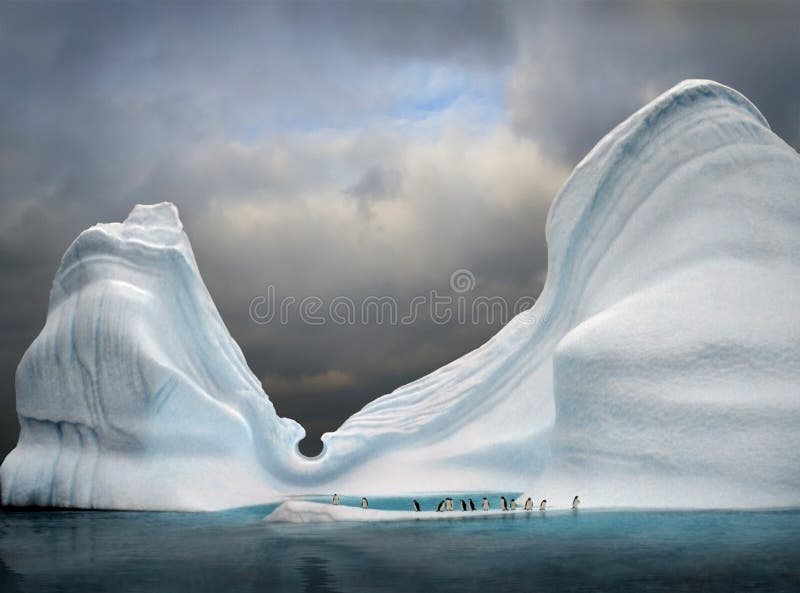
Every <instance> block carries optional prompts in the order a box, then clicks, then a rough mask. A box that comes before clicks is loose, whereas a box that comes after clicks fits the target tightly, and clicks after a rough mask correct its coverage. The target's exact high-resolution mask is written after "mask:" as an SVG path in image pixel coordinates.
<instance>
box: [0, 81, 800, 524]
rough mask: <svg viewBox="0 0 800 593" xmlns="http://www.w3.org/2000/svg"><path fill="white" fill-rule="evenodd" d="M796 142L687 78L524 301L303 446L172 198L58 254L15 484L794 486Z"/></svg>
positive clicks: (153, 504)
mask: <svg viewBox="0 0 800 593" xmlns="http://www.w3.org/2000/svg"><path fill="white" fill-rule="evenodd" d="M799 193H800V157H799V156H798V154H797V153H796V152H795V151H794V150H793V149H792V148H790V147H789V146H787V145H786V144H785V143H784V142H783V141H782V140H780V138H778V137H777V136H776V135H775V134H773V133H772V132H771V131H770V129H769V126H768V125H767V123H766V121H765V120H764V118H763V117H762V116H761V114H760V113H759V112H758V110H757V109H756V108H755V107H754V106H753V105H752V104H751V103H750V102H748V101H747V99H745V98H744V97H742V96H741V95H740V94H739V93H737V92H736V91H734V90H732V89H730V88H728V87H725V86H723V85H720V84H717V83H714V82H710V81H686V82H684V83H681V84H679V85H678V86H676V87H674V88H673V89H671V90H669V91H667V92H666V93H664V94H663V95H661V96H660V97H658V98H656V99H655V100H654V101H652V102H651V103H650V104H648V105H646V106H645V107H644V108H642V109H641V110H640V111H638V112H636V113H635V114H633V115H632V116H631V117H630V118H628V119H627V120H626V121H624V122H623V123H621V124H620V125H619V126H618V127H617V128H615V129H614V130H613V131H612V132H611V133H610V134H609V135H608V136H606V137H605V138H604V139H603V140H602V141H601V142H600V143H599V144H598V145H597V146H596V147H595V148H594V149H593V150H592V151H591V152H590V153H589V154H588V155H587V156H586V158H584V159H583V161H582V162H581V163H580V164H579V165H578V166H577V167H576V169H575V171H574V172H573V174H572V175H571V176H570V178H569V180H568V181H567V182H566V184H565V185H564V187H563V188H562V190H561V192H560V193H559V195H558V196H557V197H556V199H555V201H554V202H553V205H552V207H551V209H550V213H549V215H548V221H547V239H548V248H549V252H548V277H547V282H546V284H545V288H544V290H543V292H542V294H541V296H540V297H539V299H538V301H537V303H536V305H535V307H533V308H532V309H531V310H529V311H526V312H524V313H522V314H520V315H518V316H517V317H516V318H514V319H513V320H512V321H511V322H510V323H509V324H508V325H507V326H506V327H504V328H503V329H502V330H501V331H500V332H498V334H497V335H496V336H494V337H493V338H492V339H491V340H489V341H488V342H487V343H486V344H484V345H483V346H481V347H480V348H478V349H476V350H474V351H473V352H471V353H469V354H467V355H466V356H464V357H462V358H460V359H458V360H456V361H453V362H452V363H450V364H448V365H446V366H445V367H443V368H441V369H439V370H437V371H435V372H433V373H431V374H430V375H428V376H426V377H423V378H421V379H419V380H417V381H414V382H413V383H410V384H408V385H405V386H403V387H400V388H399V389H397V390H395V391H394V392H392V393H390V394H388V395H385V396H383V397H380V398H378V399H376V400H375V401H373V402H372V403H370V404H368V405H367V406H365V407H364V409H363V410H361V411H360V412H358V413H356V414H355V415H353V416H352V417H351V418H349V419H348V420H347V421H346V422H345V423H344V424H343V425H342V427H341V428H339V430H337V431H336V432H334V433H330V434H327V435H325V436H324V437H323V441H324V443H325V448H324V451H323V453H322V454H321V455H320V456H318V457H316V458H314V459H306V458H304V457H303V456H301V455H300V454H299V453H298V452H297V448H296V445H297V442H298V441H299V440H300V439H301V438H302V436H303V430H302V428H301V427H300V426H299V425H297V424H296V423H295V422H293V421H291V420H286V419H281V418H279V417H278V416H277V415H276V413H275V410H274V408H273V406H272V405H271V404H270V402H269V400H268V398H267V396H266V395H265V394H264V392H263V390H262V389H261V386H260V384H259V382H258V381H257V379H256V378H255V377H254V376H253V374H252V373H251V372H250V371H249V369H248V368H247V365H246V363H245V361H244V358H243V356H242V353H241V351H240V349H239V348H238V346H237V345H236V343H235V342H234V341H233V339H232V338H231V336H230V335H229V334H228V332H227V330H226V329H225V326H224V324H223V322H222V320H221V319H220V317H219V314H218V312H217V310H216V308H215V307H214V304H213V302H212V300H211V298H210V296H209V294H208V291H207V290H206V288H205V286H204V285H203V282H202V279H201V278H200V274H199V272H198V270H197V265H196V263H195V260H194V256H193V254H192V251H191V248H190V246H189V242H188V239H187V237H186V235H185V234H184V233H183V231H182V229H181V224H180V221H179V219H178V216H177V211H176V210H175V208H174V206H172V205H170V204H158V205H155V206H137V207H136V208H135V209H134V211H133V212H132V213H131V215H130V216H129V217H128V219H127V220H126V221H125V222H123V223H121V224H104V225H96V226H94V227H92V228H90V229H88V230H87V231H85V232H84V233H82V234H81V235H80V236H79V237H78V239H77V240H76V241H75V242H74V243H73V245H72V246H71V247H70V248H69V250H68V251H67V253H66V254H65V256H64V259H63V262H62V265H61V268H60V269H59V271H58V273H57V275H56V279H55V281H54V285H53V291H52V294H51V299H50V310H49V312H48V317H47V323H46V325H45V327H44V329H43V330H42V333H41V334H40V335H39V336H38V337H37V338H36V340H35V341H34V343H33V344H32V345H31V347H30V348H29V350H28V351H27V352H26V354H25V356H24V357H23V359H22V361H21V363H20V365H19V369H18V371H17V409H18V412H19V417H20V423H21V426H22V431H21V435H20V441H19V444H18V445H17V448H16V449H15V450H14V451H13V452H12V453H11V454H10V455H9V456H8V457H7V458H6V460H5V461H4V463H3V465H2V468H1V469H0V480H2V484H1V485H2V496H3V501H4V502H5V503H7V504H16V505H26V504H36V505H59V506H79V507H105V508H158V509H163V508H202V509H211V508H221V507H230V506H235V505H240V504H247V503H255V502H261V501H266V500H269V499H271V498H274V497H277V496H282V495H285V494H289V493H294V494H301V493H311V492H315V493H319V492H326V491H334V490H336V491H339V492H350V493H355V494H376V493H393V494H398V493H401V492H406V493H408V492H423V491H432V490H440V491H449V492H454V491H466V490H475V491H484V492H486V491H498V490H502V491H506V492H515V491H517V492H518V491H521V490H523V489H529V491H530V489H532V493H531V495H532V496H534V497H535V498H536V499H538V498H539V496H540V495H541V497H542V498H544V497H547V498H548V500H550V501H551V502H553V501H555V504H556V505H557V506H558V505H559V504H560V505H561V506H563V505H565V504H569V502H570V501H571V500H572V496H573V495H575V494H580V496H581V499H582V500H583V501H584V504H585V505H588V506H593V505H595V506H596V505H626V506H642V505H644V506H673V507H674V506H705V507H720V506H728V507H729V506H740V507H753V506H775V505H798V504H800V463H798V456H797V451H798V450H800V397H799V395H800V359H799V358H798V352H800V195H799Z"/></svg>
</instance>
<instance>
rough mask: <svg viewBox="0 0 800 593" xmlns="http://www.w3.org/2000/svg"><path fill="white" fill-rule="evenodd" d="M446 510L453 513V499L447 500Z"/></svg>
mask: <svg viewBox="0 0 800 593" xmlns="http://www.w3.org/2000/svg"><path fill="white" fill-rule="evenodd" d="M444 508H445V510H448V511H452V510H453V499H452V498H447V499H445V505H444Z"/></svg>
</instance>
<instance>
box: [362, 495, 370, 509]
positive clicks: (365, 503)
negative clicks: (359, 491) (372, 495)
mask: <svg viewBox="0 0 800 593" xmlns="http://www.w3.org/2000/svg"><path fill="white" fill-rule="evenodd" d="M361 508H362V509H366V508H369V501H368V500H367V497H366V496H362V497H361Z"/></svg>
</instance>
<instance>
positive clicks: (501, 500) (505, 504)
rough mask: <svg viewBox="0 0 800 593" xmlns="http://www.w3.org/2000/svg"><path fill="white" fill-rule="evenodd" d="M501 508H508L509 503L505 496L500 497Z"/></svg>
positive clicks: (505, 509)
mask: <svg viewBox="0 0 800 593" xmlns="http://www.w3.org/2000/svg"><path fill="white" fill-rule="evenodd" d="M500 508H501V509H503V510H504V511H507V510H508V503H507V502H506V497H505V496H501V497H500Z"/></svg>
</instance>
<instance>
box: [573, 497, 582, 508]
mask: <svg viewBox="0 0 800 593" xmlns="http://www.w3.org/2000/svg"><path fill="white" fill-rule="evenodd" d="M579 504H581V499H580V498H578V497H577V496H575V498H573V499H572V510H573V511H577V510H578V505H579Z"/></svg>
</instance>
